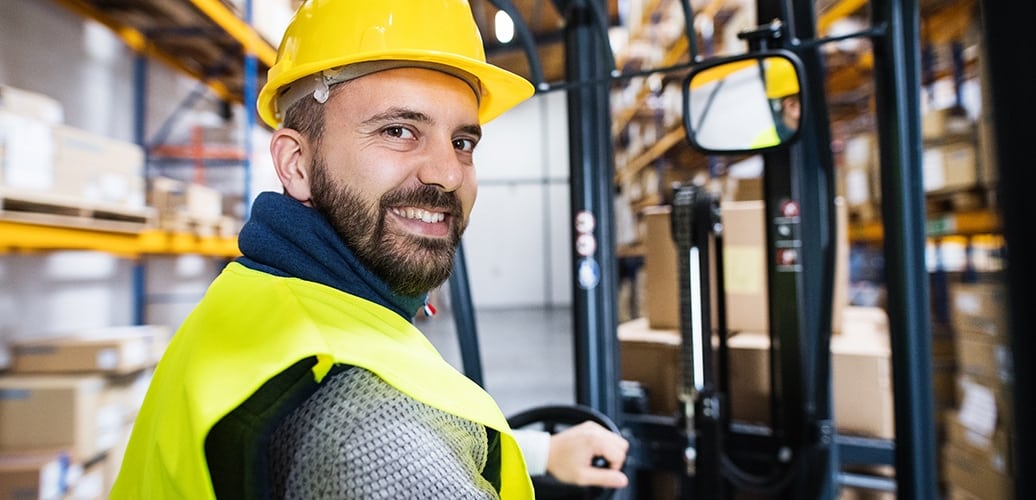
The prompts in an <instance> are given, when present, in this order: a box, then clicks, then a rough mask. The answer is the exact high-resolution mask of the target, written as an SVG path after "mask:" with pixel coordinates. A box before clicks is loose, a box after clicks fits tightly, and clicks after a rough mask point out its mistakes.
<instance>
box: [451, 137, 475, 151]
mask: <svg viewBox="0 0 1036 500" xmlns="http://www.w3.org/2000/svg"><path fill="white" fill-rule="evenodd" d="M475 144H476V143H475V141H473V140H471V139H454V140H453V147H455V148H457V149H459V150H461V151H466V152H469V153H470V152H472V151H474V150H475Z"/></svg>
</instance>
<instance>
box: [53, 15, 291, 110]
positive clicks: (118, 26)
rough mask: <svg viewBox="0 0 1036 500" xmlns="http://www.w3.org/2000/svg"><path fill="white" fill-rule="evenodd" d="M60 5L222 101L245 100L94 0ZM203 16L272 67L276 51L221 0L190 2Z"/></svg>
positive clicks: (194, 64) (192, 62) (195, 65)
mask: <svg viewBox="0 0 1036 500" xmlns="http://www.w3.org/2000/svg"><path fill="white" fill-rule="evenodd" d="M57 1H58V3H59V4H61V5H63V6H64V7H65V8H66V9H68V10H69V11H71V12H73V13H74V14H76V15H79V16H80V17H83V18H87V19H92V20H94V21H96V22H98V23H100V24H102V25H104V26H105V27H107V28H108V29H109V30H111V31H112V33H114V34H115V35H116V36H117V37H119V38H120V39H122V41H123V43H125V44H126V46H128V47H129V48H130V49H131V50H133V51H134V52H138V53H141V54H143V55H145V56H147V57H149V58H152V59H155V60H158V61H160V62H162V63H163V64H165V65H167V66H169V67H171V68H173V69H175V70H177V71H179V72H181V73H184V74H186V75H188V76H190V77H192V78H194V79H195V80H198V81H203V82H205V83H206V85H208V87H209V88H210V89H211V90H212V91H213V92H214V93H215V94H216V95H217V96H218V97H219V98H221V99H223V100H226V101H240V100H241V98H242V96H239V95H235V93H234V92H233V91H232V90H231V89H230V88H229V87H228V86H227V85H226V84H225V83H224V82H222V81H220V80H219V79H214V78H210V77H209V75H206V74H205V73H204V71H203V70H202V69H201V68H199V67H198V66H197V62H196V61H185V60H184V59H183V58H182V57H180V56H179V55H177V54H175V53H171V52H169V51H166V50H163V49H162V48H160V47H158V46H157V45H155V44H154V43H151V42H150V41H149V40H148V37H147V35H146V34H145V33H143V32H142V31H140V30H138V29H137V28H134V27H132V26H128V25H126V24H125V23H123V22H120V21H118V20H117V19H115V18H114V17H113V16H111V15H109V14H108V13H106V12H105V11H104V10H103V9H102V8H99V7H97V6H95V5H94V3H95V2H94V1H92V0H57ZM191 4H192V5H194V6H195V7H196V8H197V9H198V10H199V11H200V12H201V13H203V14H205V15H206V16H208V17H209V19H211V20H212V22H214V23H216V24H217V25H218V26H219V27H220V28H222V29H223V30H224V31H226V32H227V34H229V35H230V36H231V37H233V38H234V39H235V40H236V41H237V42H238V43H240V44H241V46H242V47H243V48H244V50H245V51H247V52H249V53H252V54H255V55H256V57H258V59H259V60H260V61H262V62H263V63H264V64H265V65H266V66H271V65H273V63H274V60H275V59H276V57H277V52H276V50H275V49H274V48H273V47H272V46H270V44H269V43H267V42H266V41H265V40H264V39H263V38H262V37H261V36H260V35H259V34H258V33H257V32H256V31H255V30H254V29H253V28H252V27H251V26H250V25H248V24H247V23H245V22H244V21H243V20H242V19H241V18H239V17H237V15H236V14H234V13H233V12H231V11H230V10H229V9H227V7H226V6H224V5H223V4H222V3H220V2H219V1H218V0H191Z"/></svg>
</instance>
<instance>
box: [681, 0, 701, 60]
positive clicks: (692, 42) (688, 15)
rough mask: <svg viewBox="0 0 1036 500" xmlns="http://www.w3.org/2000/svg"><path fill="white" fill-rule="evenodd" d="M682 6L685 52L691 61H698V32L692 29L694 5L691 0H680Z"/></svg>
mask: <svg viewBox="0 0 1036 500" xmlns="http://www.w3.org/2000/svg"><path fill="white" fill-rule="evenodd" d="M680 7H682V8H683V24H684V35H683V36H684V37H686V38H687V52H688V54H689V55H690V60H691V61H692V62H696V61H698V34H697V33H695V31H694V7H691V0H680Z"/></svg>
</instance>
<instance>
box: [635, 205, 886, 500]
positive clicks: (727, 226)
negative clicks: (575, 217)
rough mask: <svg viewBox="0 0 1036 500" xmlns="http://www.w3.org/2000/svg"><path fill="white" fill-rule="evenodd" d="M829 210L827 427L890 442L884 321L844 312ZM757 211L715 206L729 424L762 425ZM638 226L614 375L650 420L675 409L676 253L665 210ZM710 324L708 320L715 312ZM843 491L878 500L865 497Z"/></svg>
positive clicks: (865, 311)
mask: <svg viewBox="0 0 1036 500" xmlns="http://www.w3.org/2000/svg"><path fill="white" fill-rule="evenodd" d="M836 208H837V210H836V217H838V226H839V230H838V232H837V234H836V235H835V239H836V245H835V246H836V265H835V278H834V279H835V287H834V294H833V298H832V330H833V331H832V337H831V363H832V365H831V368H832V379H833V380H832V384H833V392H834V396H833V397H834V401H833V404H834V413H835V424H836V427H837V430H838V432H839V433H842V434H851V435H857V436H866V437H874V438H885V439H892V438H894V432H895V420H894V412H893V398H892V373H891V347H890V339H889V329H888V318H887V315H886V313H885V311H884V310H883V309H880V308H871V307H851V306H849V305H848V302H849V301H848V261H849V255H848V234H847V224H848V222H847V221H848V209H847V207H846V204H845V203H844V202H843V201H842V200H838V202H837V203H836ZM764 209H765V207H764V204H763V202H762V201H758V200H754V201H753V200H747V201H729V202H723V203H722V204H721V217H722V222H723V231H724V233H723V236H724V241H723V245H724V247H723V251H724V252H725V254H724V266H725V267H724V274H725V283H726V303H727V318H726V319H727V327H728V329H729V337H728V342H727V345H728V355H729V370H730V371H729V375H730V388H731V390H730V392H731V394H730V395H729V396H730V405H731V407H730V411H731V416H732V418H733V419H735V420H738V421H745V422H754V423H763V424H765V423H768V422H769V421H770V415H769V411H770V410H769V397H770V366H769V363H770V360H769V357H770V352H769V348H770V339H769V334H768V332H769V311H768V299H767V278H766V258H767V257H766V255H767V252H766V243H765V242H766V234H765V228H766V220H765V215H764ZM644 220H645V228H644V229H645V231H644V234H645V238H644V242H645V257H644V266H645V280H644V281H645V297H644V299H645V300H644V302H645V304H644V308H643V310H644V311H645V317H643V318H638V319H635V320H633V321H629V322H626V323H623V324H622V325H620V326H619V332H618V335H619V339H620V352H621V365H622V366H621V370H622V377H623V379H626V380H634V381H637V382H639V383H640V384H641V385H642V386H644V388H645V390H646V392H647V399H648V406H649V410H650V411H651V412H652V413H657V414H666V415H672V414H674V412H676V411H678V407H677V395H678V388H679V385H680V379H679V375H680V373H681V372H680V333H679V288H678V281H677V280H678V279H679V278H678V276H679V274H678V272H677V268H676V266H677V253H676V249H675V246H674V243H673V240H672V237H671V226H670V218H669V209H668V208H667V207H657V208H653V209H650V210H648V211H646V212H645V213H644ZM712 286H713V288H714V287H715V285H714V284H713V285H712ZM713 292H715V290H713ZM714 302H715V301H713V303H714ZM712 317H713V318H715V317H716V314H715V311H714V312H713V314H712ZM714 326H715V325H714ZM870 472H871V473H883V472H885V471H884V470H875V471H870ZM844 494H845V495H857V496H856V497H860V498H862V497H866V498H884V497H881V496H876V495H872V494H871V493H869V492H856V491H845V492H844ZM887 496H888V497H891V496H892V495H891V494H889V495H887ZM847 497H848V496H847ZM856 497H854V498H856Z"/></svg>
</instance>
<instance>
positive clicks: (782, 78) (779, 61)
mask: <svg viewBox="0 0 1036 500" xmlns="http://www.w3.org/2000/svg"><path fill="white" fill-rule="evenodd" d="M764 64H765V65H766V67H765V69H764V71H765V72H766V73H765V77H766V78H765V80H764V83H765V85H766V99H767V101H768V102H769V104H770V111H771V113H772V115H773V124H772V125H770V126H769V127H767V128H766V129H765V130H763V131H762V132H760V133H759V134H758V135H757V136H756V137H755V139H754V140H753V141H752V144H751V146H750V149H758V148H764V147H769V146H775V145H777V144H781V143H783V142H785V141H787V140H788V139H789V138H791V136H792V135H794V134H795V132H796V131H797V130H798V128H799V123H800V120H801V119H802V102H801V101H800V96H799V79H798V73H796V71H795V66H793V65H792V63H791V61H789V60H787V59H785V58H783V57H771V58H768V59H767V60H766V61H765V63H764Z"/></svg>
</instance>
